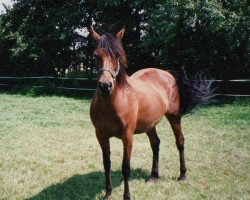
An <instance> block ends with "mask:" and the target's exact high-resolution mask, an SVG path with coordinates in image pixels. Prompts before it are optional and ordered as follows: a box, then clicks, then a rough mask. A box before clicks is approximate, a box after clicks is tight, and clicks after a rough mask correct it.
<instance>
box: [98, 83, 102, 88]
mask: <svg viewBox="0 0 250 200" xmlns="http://www.w3.org/2000/svg"><path fill="white" fill-rule="evenodd" d="M98 87H99V88H100V89H102V88H103V83H102V82H101V81H99V82H98Z"/></svg>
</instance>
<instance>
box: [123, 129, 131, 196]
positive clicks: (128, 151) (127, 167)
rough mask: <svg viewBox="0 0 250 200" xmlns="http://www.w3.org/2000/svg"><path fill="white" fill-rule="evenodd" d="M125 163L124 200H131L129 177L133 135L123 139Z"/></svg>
mask: <svg viewBox="0 0 250 200" xmlns="http://www.w3.org/2000/svg"><path fill="white" fill-rule="evenodd" d="M122 142H123V162H122V174H123V179H124V195H123V198H124V200H130V192H129V177H130V158H131V152H132V146H133V135H132V134H131V135H129V134H128V135H126V136H125V137H124V138H123V139H122Z"/></svg>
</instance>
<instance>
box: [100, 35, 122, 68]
mask: <svg viewBox="0 0 250 200" xmlns="http://www.w3.org/2000/svg"><path fill="white" fill-rule="evenodd" d="M96 52H98V54H99V55H106V56H110V57H111V59H112V60H114V61H116V60H117V59H118V58H120V62H121V64H122V65H123V67H127V59H126V54H125V51H124V49H123V47H122V43H121V42H120V40H118V39H117V38H116V37H115V36H113V35H112V34H110V33H106V34H104V35H102V36H101V38H100V40H99V41H98V43H97V48H96Z"/></svg>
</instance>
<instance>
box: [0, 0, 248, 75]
mask: <svg viewBox="0 0 250 200" xmlns="http://www.w3.org/2000/svg"><path fill="white" fill-rule="evenodd" d="M13 2H14V5H13V8H12V9H9V8H7V10H6V13H5V14H1V15H0V75H20V76H22V75H56V74H58V73H59V74H62V75H63V74H65V71H66V70H67V69H68V68H71V69H72V70H79V66H80V65H82V66H84V67H86V68H89V69H90V71H93V68H94V63H93V57H92V51H93V46H94V45H95V44H94V42H93V41H92V39H91V37H90V36H86V37H83V36H80V35H79V34H78V32H77V31H76V30H78V29H81V28H88V27H90V26H91V25H95V28H96V29H97V31H99V32H100V33H104V32H106V31H108V32H111V33H116V32H117V31H119V30H120V29H121V28H122V27H123V26H124V25H125V26H126V34H125V37H124V40H123V43H124V46H125V49H126V52H127V54H128V61H129V69H128V72H129V73H132V72H134V71H136V70H138V69H141V68H144V67H149V66H158V67H159V68H166V67H168V68H175V69H176V68H178V67H183V66H185V68H186V70H187V72H188V73H189V74H194V73H195V72H197V71H201V70H203V71H206V72H207V73H208V74H210V75H211V76H213V77H216V78H224V79H227V78H249V75H250V71H249V61H248V53H249V52H248V48H247V46H248V44H249V27H250V25H249V7H248V5H247V0H210V1H206V0H197V1H192V0H135V1H130V0H122V1H120V0H112V1H111V0H105V1H103V0H95V1H94V0H68V1H50V0H49V1H36V0H14V1H13Z"/></svg>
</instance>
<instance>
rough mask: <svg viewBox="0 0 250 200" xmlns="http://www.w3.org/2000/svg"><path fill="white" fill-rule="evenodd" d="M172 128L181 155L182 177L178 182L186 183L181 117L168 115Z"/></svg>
mask: <svg viewBox="0 0 250 200" xmlns="http://www.w3.org/2000/svg"><path fill="white" fill-rule="evenodd" d="M166 117H167V119H168V121H169V123H170V125H171V128H172V130H173V132H174V135H175V140H176V146H177V148H178V151H179V155H180V176H179V178H178V181H184V180H185V179H186V171H187V170H186V165H185V158H184V136H183V134H182V130H181V116H176V115H172V114H167V115H166Z"/></svg>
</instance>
